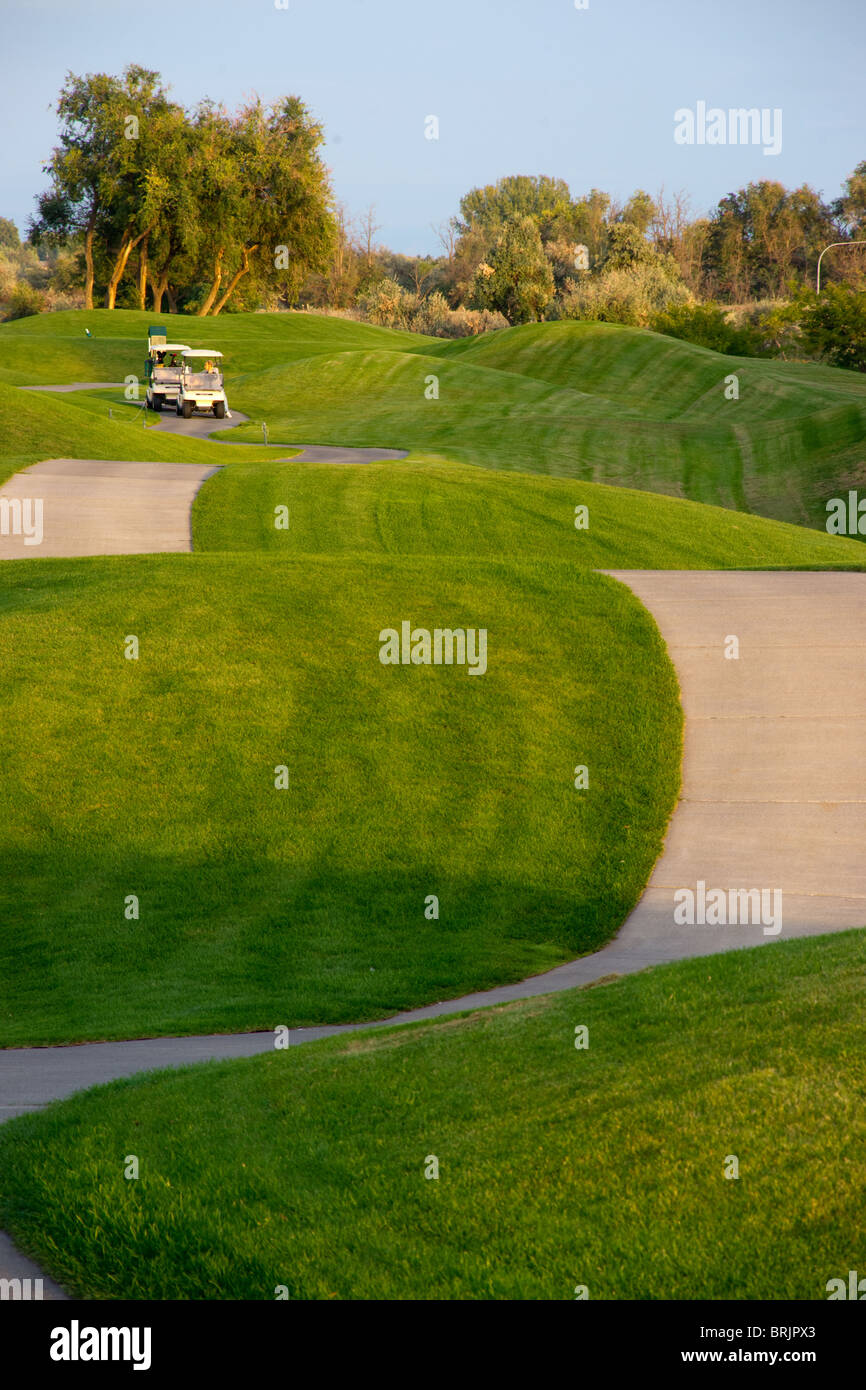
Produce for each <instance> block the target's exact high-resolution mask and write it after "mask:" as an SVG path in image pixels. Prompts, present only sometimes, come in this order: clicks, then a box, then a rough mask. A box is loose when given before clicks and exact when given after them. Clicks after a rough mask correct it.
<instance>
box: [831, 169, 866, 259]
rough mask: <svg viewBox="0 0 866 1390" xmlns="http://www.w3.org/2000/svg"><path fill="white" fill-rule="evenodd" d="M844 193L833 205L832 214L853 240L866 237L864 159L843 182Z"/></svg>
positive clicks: (865, 175) (865, 172)
mask: <svg viewBox="0 0 866 1390" xmlns="http://www.w3.org/2000/svg"><path fill="white" fill-rule="evenodd" d="M844 190H845V191H844V193H843V194H842V197H841V198H837V199H836V201H835V203H833V213H834V215H835V216H836V217H837V219H838V220H839V222H840V223H842V225H843V226H844V227H845V228H846V230H847V232H848V234H849V236H851V237H853V238H854V239H855V240H859V239H860V238H861V237H866V159H864V160H861V162H860V163H859V164H858V165H857V167H856V169H855V170H854V172H853V174H851V175H849V177H848V178H847V179H846V180H845V183H844Z"/></svg>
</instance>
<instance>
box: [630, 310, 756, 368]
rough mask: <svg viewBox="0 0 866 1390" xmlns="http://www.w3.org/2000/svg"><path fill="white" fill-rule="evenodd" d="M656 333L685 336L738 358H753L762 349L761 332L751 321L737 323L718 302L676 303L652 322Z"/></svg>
mask: <svg viewBox="0 0 866 1390" xmlns="http://www.w3.org/2000/svg"><path fill="white" fill-rule="evenodd" d="M649 326H650V328H652V329H654V330H655V332H656V333H664V334H666V335H667V337H669V338H682V339H684V340H685V342H687V343H697V345H698V347H705V348H712V349H713V351H714V352H724V353H727V354H728V355H732V356H736V357H753V356H758V355H760V353H761V351H762V343H761V341H760V337H761V335H759V334H757V333H756V332H755V330H754V329H753V328H751V327H750V326H749V325H748V324H742V325H741V326H739V327H738V326H737V325H736V324H735V323H732V322H731V320H730V318H729V317H728V315H727V314H726V313H725V311H724V310H723V309H720V308H719V306H718V304H715V303H713V302H712V301H711V302H710V303H708V304H675V305H673V306H672V307H671V308H670V309H666V310H664V312H662V313H660V314H657V315H656V316H655V318H654V319H653V320H652V322H651V323H650V325H649Z"/></svg>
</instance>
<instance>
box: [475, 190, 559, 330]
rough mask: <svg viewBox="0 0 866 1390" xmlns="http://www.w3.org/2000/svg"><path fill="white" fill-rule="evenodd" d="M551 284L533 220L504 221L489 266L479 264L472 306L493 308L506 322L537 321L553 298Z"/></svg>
mask: <svg viewBox="0 0 866 1390" xmlns="http://www.w3.org/2000/svg"><path fill="white" fill-rule="evenodd" d="M553 290H554V282H553V272H552V270H551V268H550V263H549V261H548V260H547V257H546V256H545V254H544V248H543V246H542V244H541V234H540V232H539V230H538V226H537V224H536V222H535V220H534V218H532V217H529V216H526V217H518V218H515V219H514V220H513V221H510V222H506V224H505V226H504V228H503V230H502V232H501V233H500V235H499V237H498V238H497V241H496V245H495V247H494V249H493V251H492V253H491V256H490V261H489V263H486V262H482V264H481V265H480V266H479V267H478V270H477V271H476V273H475V280H474V282H473V295H472V298H473V307H474V308H477V309H494V310H498V311H499V312H500V313H502V314H504V315H505V317H506V318H507V319H508V321H509V323H512V324H515V323H527V322H528V321H529V320H530V319H540V318H541V317H542V315H543V313H544V310H545V308H546V307H547V305H548V304H549V303H550V301H551V299H552V298H553Z"/></svg>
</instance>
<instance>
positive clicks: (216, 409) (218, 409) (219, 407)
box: [213, 401, 226, 420]
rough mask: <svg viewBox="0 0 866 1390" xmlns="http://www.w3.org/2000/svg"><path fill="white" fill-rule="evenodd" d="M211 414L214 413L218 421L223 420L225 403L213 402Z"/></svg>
mask: <svg viewBox="0 0 866 1390" xmlns="http://www.w3.org/2000/svg"><path fill="white" fill-rule="evenodd" d="M213 413H214V415H215V416H216V417H217V419H218V420H224V419H225V417H226V403H225V401H214V403H213Z"/></svg>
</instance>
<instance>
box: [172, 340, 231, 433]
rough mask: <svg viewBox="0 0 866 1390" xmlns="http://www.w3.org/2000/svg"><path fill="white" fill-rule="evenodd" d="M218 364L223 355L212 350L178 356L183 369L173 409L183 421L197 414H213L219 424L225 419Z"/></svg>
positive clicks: (226, 407)
mask: <svg viewBox="0 0 866 1390" xmlns="http://www.w3.org/2000/svg"><path fill="white" fill-rule="evenodd" d="M221 360H222V353H221V352H216V351H215V350H214V349H212V348H185V349H184V351H183V352H182V353H181V361H182V362H183V367H182V369H181V374H180V386H179V388H178V393H177V399H176V402H175V409H176V410H177V413H178V415H182V416H183V418H184V419H185V420H188V419H189V418H190V416H191V415H192V414H193V412H194V411H196V410H208V411H212V412H213V414H214V415H215V416H216V418H217V419H218V420H223V419H225V416H226V415H227V414H228V401H227V400H226V393H225V391H224V389H223V374H222V372H221V371H220V367H219V363H220V362H221Z"/></svg>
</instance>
